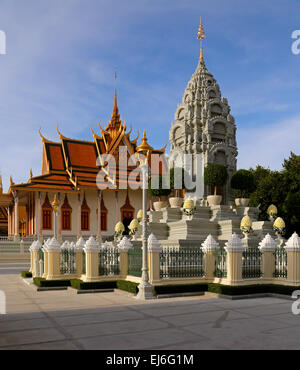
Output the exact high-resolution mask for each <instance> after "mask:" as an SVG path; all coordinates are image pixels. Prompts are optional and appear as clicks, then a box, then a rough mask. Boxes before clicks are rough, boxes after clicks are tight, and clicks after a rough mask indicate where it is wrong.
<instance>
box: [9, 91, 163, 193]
mask: <svg viewBox="0 0 300 370" xmlns="http://www.w3.org/2000/svg"><path fill="white" fill-rule="evenodd" d="M99 127H100V131H101V135H98V134H96V133H95V132H94V131H93V130H92V129H91V130H92V133H93V139H94V141H82V140H73V139H70V138H67V137H65V136H63V135H62V134H61V133H60V132H59V131H58V130H57V131H58V133H59V137H60V142H52V141H49V140H47V139H46V138H45V137H43V136H42V134H41V132H40V135H41V138H42V142H43V145H44V155H43V166H42V167H43V169H42V175H41V176H37V177H31V178H30V180H29V181H28V183H26V184H19V185H15V184H12V186H11V189H23V190H30V189H51V190H52V189H57V190H58V191H59V190H61V191H78V190H79V189H80V188H85V187H88V188H90V187H91V188H95V189H97V184H96V177H97V174H98V172H99V171H101V166H99V165H97V157H98V156H99V155H102V154H112V155H114V156H115V157H116V158H118V152H117V150H118V146H119V145H124V144H125V145H126V146H127V147H128V157H129V155H130V154H133V153H135V152H136V148H137V139H138V137H137V138H136V139H135V140H131V139H130V133H131V131H130V132H129V133H126V125H125V123H123V121H122V119H121V118H120V114H119V110H118V106H117V94H116V88H115V101H114V107H113V112H112V116H111V119H110V121H109V123H108V125H107V126H106V128H105V130H103V129H102V128H101V126H100V125H99ZM153 153H157V154H163V153H164V149H161V150H153ZM117 165H118V163H117ZM150 166H151V164H150ZM164 167H165V166H163V169H162V171H164ZM133 168H134V167H132V166H131V167H130V166H128V169H127V171H124V170H123V169H120V168H117V169H116V175H115V177H116V185H118V184H119V183H125V182H126V181H127V177H128V174H129V172H130V171H131V170H132V169H133ZM102 171H103V176H102V178H104V176H105V175H108V180H106V181H103V183H102V185H105V187H106V185H107V181H110V178H109V176H110V175H113V174H110V173H109V171H108V172H107V169H105V168H104V169H103V170H102ZM98 180H99V179H98ZM135 181H136V180H132V183H135ZM137 181H138V182H139V177H138V179H137ZM98 186H99V184H98Z"/></svg>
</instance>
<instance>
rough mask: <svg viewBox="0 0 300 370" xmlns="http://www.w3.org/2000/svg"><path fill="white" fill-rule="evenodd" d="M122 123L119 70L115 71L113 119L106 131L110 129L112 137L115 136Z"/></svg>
mask: <svg viewBox="0 0 300 370" xmlns="http://www.w3.org/2000/svg"><path fill="white" fill-rule="evenodd" d="M121 125H122V120H121V118H120V114H119V109H118V104H117V72H115V100H114V107H113V112H112V115H111V119H110V121H109V124H108V125H107V127H106V128H105V131H108V132H109V133H110V134H111V135H112V137H114V136H115V135H116V134H117V132H118V130H119V128H120V126H121Z"/></svg>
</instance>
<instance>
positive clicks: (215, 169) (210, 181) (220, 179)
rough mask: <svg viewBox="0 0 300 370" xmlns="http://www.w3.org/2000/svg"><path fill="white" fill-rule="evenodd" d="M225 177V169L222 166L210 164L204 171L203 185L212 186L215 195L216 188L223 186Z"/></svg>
mask: <svg viewBox="0 0 300 370" xmlns="http://www.w3.org/2000/svg"><path fill="white" fill-rule="evenodd" d="M227 177H228V173H227V168H226V167H225V166H223V165H222V164H217V163H210V164H208V165H207V167H205V169H204V184H205V185H209V186H213V187H214V189H215V194H216V188H217V186H222V185H224V184H225V182H226V180H227Z"/></svg>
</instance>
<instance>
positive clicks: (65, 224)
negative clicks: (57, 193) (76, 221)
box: [61, 194, 72, 230]
mask: <svg viewBox="0 0 300 370" xmlns="http://www.w3.org/2000/svg"><path fill="white" fill-rule="evenodd" d="M61 229H62V230H72V207H71V206H70V204H69V201H68V197H67V194H66V195H65V199H64V204H63V205H62V206H61Z"/></svg>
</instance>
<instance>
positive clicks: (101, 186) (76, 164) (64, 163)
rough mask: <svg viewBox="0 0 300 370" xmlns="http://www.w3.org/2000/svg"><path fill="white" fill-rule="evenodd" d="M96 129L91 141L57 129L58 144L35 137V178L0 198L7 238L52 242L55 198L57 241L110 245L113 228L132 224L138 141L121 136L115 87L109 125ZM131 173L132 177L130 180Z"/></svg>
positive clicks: (138, 202)
mask: <svg viewBox="0 0 300 370" xmlns="http://www.w3.org/2000/svg"><path fill="white" fill-rule="evenodd" d="M115 77H116V76H115ZM99 128H100V132H99V134H97V133H95V132H94V131H93V129H92V128H91V132H92V136H93V140H92V141H83V140H76V139H70V138H67V137H65V136H63V135H62V134H61V132H60V131H59V130H58V128H57V132H58V135H59V141H57V142H54V141H50V140H48V139H46V138H45V137H44V136H43V135H42V134H41V131H39V133H40V136H41V139H42V143H43V157H42V173H41V175H40V176H36V177H34V176H33V175H32V171H31V170H30V178H29V180H28V182H26V183H21V184H14V182H13V181H12V178H11V180H10V181H11V183H10V188H9V191H8V194H5V199H4V194H2V195H1V196H0V200H2V202H3V201H4V200H5V202H4V203H5V204H3V205H4V206H5V209H6V210H7V218H8V235H9V236H10V237H13V238H14V239H18V238H19V237H20V236H33V237H39V238H44V239H45V238H47V237H50V236H53V229H54V219H53V210H52V206H51V203H52V201H53V199H54V197H55V195H57V198H58V201H59V212H58V224H57V235H58V239H62V238H64V239H68V238H69V239H75V238H78V237H80V236H83V237H84V236H90V235H95V236H97V238H98V240H101V239H102V237H103V239H111V237H112V236H113V234H114V227H115V224H116V223H117V222H119V221H122V222H123V223H124V226H125V228H127V227H128V225H129V223H130V222H131V220H132V219H133V218H136V214H137V212H138V211H139V209H141V208H142V189H141V179H140V174H139V170H138V161H135V162H134V161H132V160H129V158H132V157H133V158H134V156H135V153H137V149H138V148H139V147H138V145H137V141H138V137H137V138H135V139H133V140H132V139H131V137H130V134H131V131H132V130H130V131H129V132H126V124H125V121H123V120H122V119H121V117H120V114H119V109H118V105H117V91H116V84H115V96H114V107H113V112H112V115H111V119H110V121H109V123H108V125H107V126H106V127H105V129H103V128H102V127H101V126H100V124H99ZM138 136H139V135H138ZM145 145H146V146H147V145H148V146H149V144H148V143H147V138H146V134H145V132H144V135H143V137H142V144H141V146H145ZM149 148H151V150H152V149H153V148H152V147H150V146H149ZM164 152H165V148H163V149H161V150H155V149H153V150H152V153H153V154H157V158H164ZM154 157H155V156H154ZM110 158H114V159H115V165H110ZM152 158H153V156H152ZM164 160H165V159H164ZM151 161H153V160H152V159H151ZM151 161H150V163H149V165H150V167H151V166H152V163H151ZM164 163H166V162H164ZM163 166H164V165H163ZM159 168H162V165H160V167H159ZM134 170H135V171H136V173H137V176H136V177H132V176H130V174H132V171H134ZM137 187H138V188H137ZM132 188H134V189H132ZM0 206H1V203H0ZM127 230H128V229H127Z"/></svg>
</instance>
